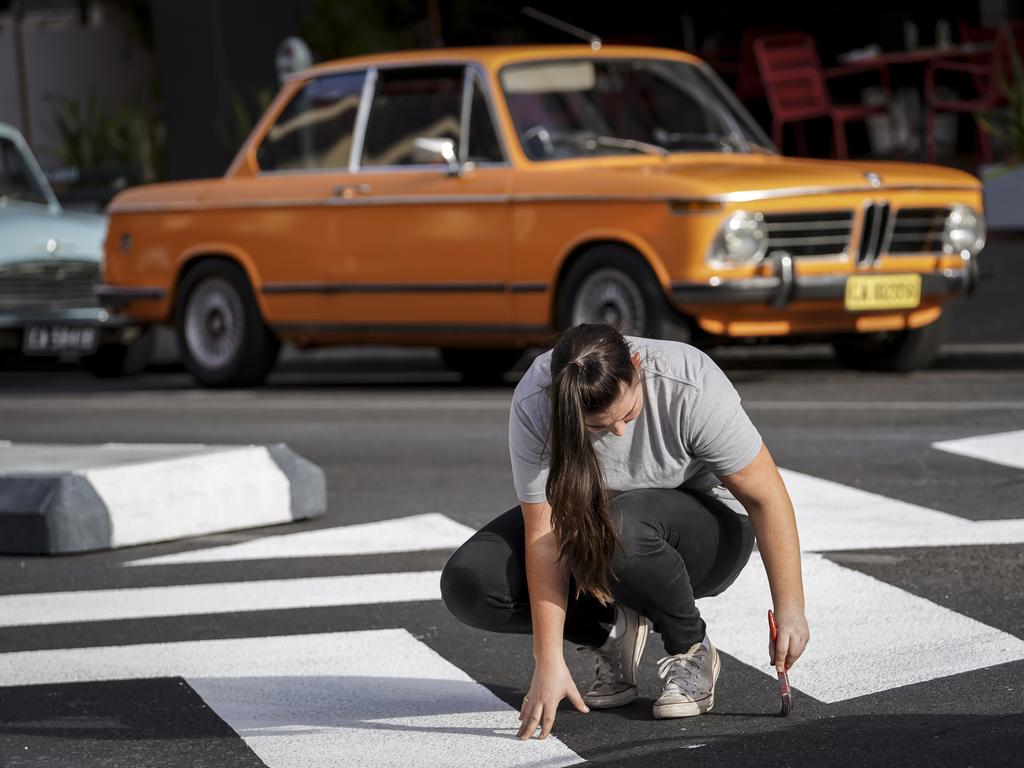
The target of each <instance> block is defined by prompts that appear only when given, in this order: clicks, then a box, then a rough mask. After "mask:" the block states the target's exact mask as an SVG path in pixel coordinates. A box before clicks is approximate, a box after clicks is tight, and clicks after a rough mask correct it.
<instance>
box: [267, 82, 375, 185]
mask: <svg viewBox="0 0 1024 768" xmlns="http://www.w3.org/2000/svg"><path fill="white" fill-rule="evenodd" d="M365 79H366V73H365V72H345V73H341V74H335V75H325V76H323V77H318V78H316V79H315V80H311V81H310V82H308V83H307V84H306V85H305V86H303V88H302V90H300V91H299V92H298V93H297V94H295V97H294V98H293V99H292V100H291V102H289V104H288V106H286V107H285V108H284V110H283V111H282V112H281V114H280V115H279V116H278V118H277V120H276V121H275V122H274V125H273V127H272V128H271V129H270V131H268V132H267V135H266V137H265V138H264V139H263V142H262V143H261V144H260V147H259V149H258V150H257V151H256V160H257V162H258V163H259V166H260V170H263V171H292V170H310V169H329V168H348V164H349V159H350V157H351V154H352V140H353V137H354V135H355V125H356V113H357V112H358V111H359V101H360V98H361V96H362V91H363V81H364V80H365Z"/></svg>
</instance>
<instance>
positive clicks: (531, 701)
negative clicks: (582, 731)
mask: <svg viewBox="0 0 1024 768" xmlns="http://www.w3.org/2000/svg"><path fill="white" fill-rule="evenodd" d="M566 697H568V699H569V701H571V702H572V704H573V706H574V707H576V709H578V710H579V711H580V712H584V713H586V712H589V711H590V708H589V707H588V706H587V705H586V704H585V703H584V702H583V697H582V696H580V692H579V689H577V688H576V683H575V682H574V681H573V679H572V675H570V674H569V668H568V667H567V666H566V665H565V659H564V658H561V657H559V658H557V659H553V660H551V661H544V662H541V661H538V662H537V663H536V665H535V666H534V668H533V681H532V682H531V683H530V691H529V693H527V694H526V697H525V698H524V699H523V706H522V707H521V708H520V709H519V719H520V720H521V721H522V723H523V724H522V725H521V726H520V728H519V733H518V734H517V735H518V737H519V738H520V739H522V740H524V741H525V740H526V739H529V738H530V737H531V736H533V734H534V731H536V730H537V725H538V724H539V725H540V727H541V731H540V736H539V737H538V738H541V739H546V738H547V735H548V734H549V733H551V727H552V726H553V725H554V724H555V712H556V711H557V710H558V703H559V702H560V701H561V700H562V699H564V698H566Z"/></svg>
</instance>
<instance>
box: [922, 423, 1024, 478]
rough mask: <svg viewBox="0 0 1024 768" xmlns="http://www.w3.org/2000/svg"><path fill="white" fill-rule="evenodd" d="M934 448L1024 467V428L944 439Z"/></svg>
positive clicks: (1015, 466) (1008, 465) (1018, 467)
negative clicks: (960, 438)
mask: <svg viewBox="0 0 1024 768" xmlns="http://www.w3.org/2000/svg"><path fill="white" fill-rule="evenodd" d="M932 448H936V449H938V450H940V451H946V452H947V453H955V454H958V455H960V456H970V457H971V458H972V459H982V460H983V461H991V462H992V463H993V464H1002V465H1003V466H1007V467H1013V468H1015V469H1024V429H1020V430H1017V431H1016V432H1002V433H1000V434H998V435H979V436H978V437H967V438H964V439H962V440H944V441H942V442H940V443H932Z"/></svg>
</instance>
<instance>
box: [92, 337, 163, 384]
mask: <svg viewBox="0 0 1024 768" xmlns="http://www.w3.org/2000/svg"><path fill="white" fill-rule="evenodd" d="M155 344H156V330H155V329H154V328H152V327H150V328H144V329H143V330H142V333H140V334H139V335H138V336H137V337H136V338H135V339H133V340H132V341H130V342H128V343H127V344H101V345H100V346H99V348H98V349H97V350H96V351H95V352H93V353H92V354H91V355H86V356H84V357H83V358H82V359H81V361H80V365H81V366H82V368H84V369H85V370H87V371H89V373H91V374H92V375H93V376H95V377H97V378H99V379H116V378H120V377H122V376H134V375H135V374H137V373H141V372H142V371H143V370H145V368H146V366H147V365H148V364H149V361H150V359H151V357H152V355H153V348H154V346H155Z"/></svg>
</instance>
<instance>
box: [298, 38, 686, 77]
mask: <svg viewBox="0 0 1024 768" xmlns="http://www.w3.org/2000/svg"><path fill="white" fill-rule="evenodd" d="M583 57H586V58H593V59H618V58H634V59H635V58H646V59H655V58H656V59H674V60H676V61H688V62H691V63H699V62H700V59H699V58H698V57H696V56H693V55H691V54H688V53H685V52H683V51H678V50H675V49H673V48H655V47H651V46H636V45H606V46H602V47H601V48H600V49H599V50H596V51H595V50H594V49H593V48H591V47H590V46H589V45H587V44H576V45H507V46H485V47H476V48H424V49H421V50H414V51H393V52H390V53H374V54H368V55H365V56H353V57H350V58H345V59H335V60H333V61H326V62H324V63H322V64H317V65H316V66H314V67H311V68H310V69H307V70H305V71H303V72H299V73H297V74H296V75H294V77H296V78H299V79H305V78H307V77H310V76H312V75H321V74H324V73H327V72H331V71H332V70H340V69H350V68H352V67H359V66H365V67H369V66H375V65H376V66H380V65H384V64H431V63H437V64H442V63H456V62H467V61H475V62H477V63H479V64H481V65H483V66H484V67H486V68H488V69H491V70H494V69H498V68H500V67H502V66H504V65H505V64H512V63H515V62H522V61H531V60H539V59H552V58H583Z"/></svg>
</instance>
